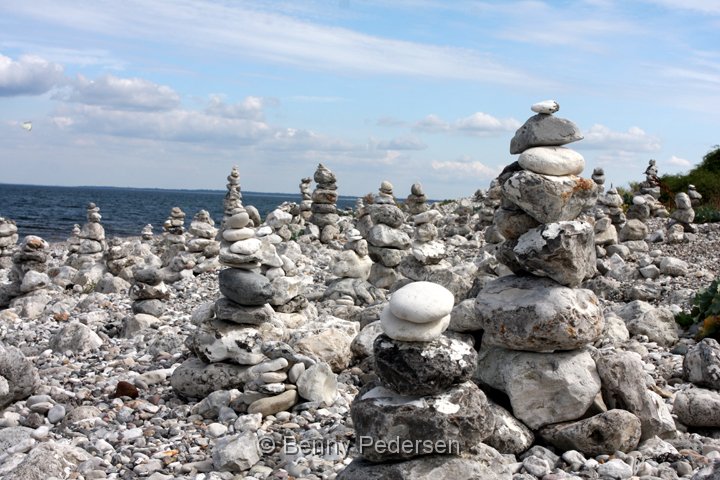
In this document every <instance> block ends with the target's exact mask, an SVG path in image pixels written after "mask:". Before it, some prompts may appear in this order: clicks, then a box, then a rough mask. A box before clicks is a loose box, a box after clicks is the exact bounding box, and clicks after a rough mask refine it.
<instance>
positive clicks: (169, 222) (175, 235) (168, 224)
mask: <svg viewBox="0 0 720 480" xmlns="http://www.w3.org/2000/svg"><path fill="white" fill-rule="evenodd" d="M163 239H164V240H165V243H166V246H167V249H168V250H172V256H174V254H175V253H177V252H178V251H181V250H184V249H185V212H183V211H182V210H181V209H180V207H173V208H172V209H171V210H170V216H169V217H168V218H167V219H166V220H165V223H163Z"/></svg>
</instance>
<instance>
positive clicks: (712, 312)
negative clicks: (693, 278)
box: [675, 277, 720, 340]
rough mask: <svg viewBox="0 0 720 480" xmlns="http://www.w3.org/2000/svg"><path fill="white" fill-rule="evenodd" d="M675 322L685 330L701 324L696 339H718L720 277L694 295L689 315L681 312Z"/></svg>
mask: <svg viewBox="0 0 720 480" xmlns="http://www.w3.org/2000/svg"><path fill="white" fill-rule="evenodd" d="M675 321H676V322H677V323H678V324H680V325H681V326H683V327H685V328H687V327H690V326H691V325H694V324H696V323H700V322H702V325H701V326H700V329H699V330H698V333H697V339H698V340H699V339H702V338H705V337H714V338H716V339H717V338H720V277H719V278H716V279H715V280H713V281H712V283H710V285H708V287H707V288H703V289H701V290H699V291H698V292H697V294H695V298H694V300H693V308H692V310H691V311H690V313H685V312H681V313H679V314H678V315H676V317H675Z"/></svg>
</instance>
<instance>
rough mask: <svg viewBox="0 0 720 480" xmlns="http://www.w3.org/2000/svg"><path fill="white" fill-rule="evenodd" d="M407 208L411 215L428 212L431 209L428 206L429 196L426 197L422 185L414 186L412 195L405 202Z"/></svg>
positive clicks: (411, 189)
mask: <svg viewBox="0 0 720 480" xmlns="http://www.w3.org/2000/svg"><path fill="white" fill-rule="evenodd" d="M405 208H406V209H407V212H408V213H409V214H410V215H417V214H418V213H423V212H426V211H427V210H428V209H429V208H430V207H429V206H428V204H427V195H425V192H424V191H423V187H422V185H421V184H419V183H413V184H412V186H411V187H410V195H408V197H407V199H406V200H405Z"/></svg>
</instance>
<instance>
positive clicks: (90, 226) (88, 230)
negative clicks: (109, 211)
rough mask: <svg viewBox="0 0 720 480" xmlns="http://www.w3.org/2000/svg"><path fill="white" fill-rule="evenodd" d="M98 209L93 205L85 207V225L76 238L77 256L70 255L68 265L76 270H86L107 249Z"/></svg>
mask: <svg viewBox="0 0 720 480" xmlns="http://www.w3.org/2000/svg"><path fill="white" fill-rule="evenodd" d="M101 219H102V215H100V208H98V207H97V205H95V204H94V203H88V205H87V223H86V224H85V225H83V227H82V229H81V230H80V233H79V235H78V237H79V238H80V246H79V248H78V253H77V255H71V256H70V257H69V258H68V263H69V264H70V265H71V266H73V267H75V268H77V269H78V270H87V269H89V268H91V267H92V266H93V265H95V264H96V263H97V262H99V261H100V260H102V258H103V256H104V252H105V250H106V249H107V244H106V243H105V229H104V228H103V226H102V224H101V223H100V220H101Z"/></svg>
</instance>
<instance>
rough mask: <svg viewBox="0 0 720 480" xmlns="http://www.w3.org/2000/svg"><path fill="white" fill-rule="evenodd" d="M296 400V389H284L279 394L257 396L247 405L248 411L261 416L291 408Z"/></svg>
mask: <svg viewBox="0 0 720 480" xmlns="http://www.w3.org/2000/svg"><path fill="white" fill-rule="evenodd" d="M297 401H298V393H297V391H296V390H286V391H284V392H282V393H281V394H279V395H274V396H272V397H265V398H259V399H257V400H255V401H254V402H252V403H251V404H250V405H249V406H248V413H251V414H252V413H260V414H262V416H263V417H266V416H268V415H275V414H276V413H278V412H282V411H285V410H289V409H291V408H292V407H293V406H294V405H295V404H296V403H297Z"/></svg>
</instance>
